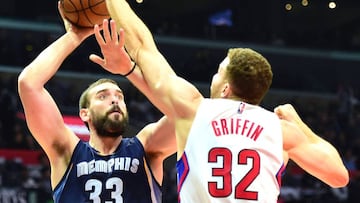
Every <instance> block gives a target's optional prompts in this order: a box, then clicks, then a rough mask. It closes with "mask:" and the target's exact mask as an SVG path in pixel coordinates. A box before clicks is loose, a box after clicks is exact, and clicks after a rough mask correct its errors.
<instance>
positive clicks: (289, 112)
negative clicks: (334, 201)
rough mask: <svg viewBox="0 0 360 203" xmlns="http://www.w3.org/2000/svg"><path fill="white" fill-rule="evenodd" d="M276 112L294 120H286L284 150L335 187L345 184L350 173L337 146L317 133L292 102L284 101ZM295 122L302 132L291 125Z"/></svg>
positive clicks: (301, 165) (309, 171) (310, 171)
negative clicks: (300, 115) (303, 119)
mask: <svg viewBox="0 0 360 203" xmlns="http://www.w3.org/2000/svg"><path fill="white" fill-rule="evenodd" d="M275 113H276V114H277V115H278V116H279V117H280V118H281V119H283V120H284V121H285V122H290V124H285V125H284V124H283V131H284V150H285V151H286V152H287V154H288V155H289V158H290V159H292V160H293V161H295V162H296V163H297V164H298V165H299V166H300V167H301V168H303V169H304V170H306V171H307V172H308V173H310V174H311V175H313V176H315V177H317V178H318V179H320V180H321V181H323V182H324V183H326V184H328V185H330V186H331V187H344V186H346V185H347V184H348V182H349V173H348V171H347V169H346V168H345V166H344V164H343V162H342V159H341V157H340V154H339V153H338V151H337V150H336V148H335V147H334V146H333V145H331V144H330V143H329V142H327V141H326V140H324V139H323V138H321V137H319V136H318V135H316V134H315V133H314V132H313V131H312V130H311V129H310V128H309V127H308V126H307V125H306V124H305V123H304V122H303V121H302V119H301V118H300V117H299V115H298V114H297V112H296V111H295V109H294V107H293V106H292V105H290V104H286V105H280V106H278V107H277V108H276V109H275ZM291 124H295V126H296V127H297V129H300V130H301V132H302V133H301V132H300V133H297V132H298V131H297V129H295V128H294V127H292V126H291Z"/></svg>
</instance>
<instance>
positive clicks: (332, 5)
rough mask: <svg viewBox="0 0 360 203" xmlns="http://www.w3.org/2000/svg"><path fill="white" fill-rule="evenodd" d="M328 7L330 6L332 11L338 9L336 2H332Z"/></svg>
mask: <svg viewBox="0 0 360 203" xmlns="http://www.w3.org/2000/svg"><path fill="white" fill-rule="evenodd" d="M328 6H329V8H330V9H335V8H336V2H335V1H330V2H329V5H328Z"/></svg>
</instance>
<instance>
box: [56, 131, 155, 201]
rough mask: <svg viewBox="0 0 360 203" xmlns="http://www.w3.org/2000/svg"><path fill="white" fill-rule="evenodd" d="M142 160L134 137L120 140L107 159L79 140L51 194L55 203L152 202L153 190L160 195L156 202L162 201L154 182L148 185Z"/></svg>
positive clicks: (140, 148) (141, 148)
mask: <svg viewBox="0 0 360 203" xmlns="http://www.w3.org/2000/svg"><path fill="white" fill-rule="evenodd" d="M144 160H145V151H144V148H143V146H142V144H141V142H140V141H139V140H138V138H136V137H132V138H123V139H122V141H121V143H120V144H119V146H118V147H117V149H116V150H115V152H114V153H113V154H111V155H106V156H102V155H100V154H99V153H98V152H97V151H96V150H95V149H94V148H92V147H91V146H90V145H89V143H88V142H84V141H79V143H78V144H77V145H76V147H75V149H74V152H73V155H72V157H71V161H70V163H69V167H68V168H67V170H66V173H65V175H64V176H63V178H62V179H61V181H60V182H59V184H58V185H57V186H56V187H55V189H54V191H53V198H54V202H55V203H71V202H74V203H75V202H76V203H85V202H86V203H92V202H97V201H95V200H98V202H101V203H104V202H113V203H117V202H123V203H151V202H152V200H151V190H152V189H153V191H154V193H155V194H156V195H157V196H160V197H156V199H161V188H160V185H159V184H158V183H157V181H155V180H150V181H152V182H153V183H154V182H155V183H156V184H149V182H148V177H147V174H146V169H145V165H146V164H145V163H144ZM145 161H146V160H145ZM149 171H150V173H151V178H152V179H154V177H153V175H152V172H151V170H150V169H149ZM150 185H152V186H153V187H154V188H150V187H151V186H150Z"/></svg>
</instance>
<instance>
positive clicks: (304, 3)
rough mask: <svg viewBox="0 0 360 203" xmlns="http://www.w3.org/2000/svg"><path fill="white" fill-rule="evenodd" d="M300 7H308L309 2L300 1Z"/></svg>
mask: <svg viewBox="0 0 360 203" xmlns="http://www.w3.org/2000/svg"><path fill="white" fill-rule="evenodd" d="M301 5H303V6H308V5H309V1H308V0H302V1H301Z"/></svg>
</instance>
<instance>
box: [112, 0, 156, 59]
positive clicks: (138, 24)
mask: <svg viewBox="0 0 360 203" xmlns="http://www.w3.org/2000/svg"><path fill="white" fill-rule="evenodd" d="M106 4H107V8H108V11H109V13H110V16H111V18H112V19H114V20H115V22H116V25H117V27H118V28H122V29H124V30H125V47H126V49H127V51H128V52H129V54H130V56H131V58H132V59H134V60H135V61H136V62H137V63H139V61H140V60H141V58H139V56H138V51H139V50H140V49H144V48H147V49H148V48H150V47H151V48H156V47H155V45H154V40H153V37H152V34H151V32H150V31H149V29H148V28H147V27H146V25H145V24H144V23H143V21H142V20H141V19H140V18H139V17H138V16H137V15H136V14H135V12H134V11H133V10H132V8H131V7H130V5H129V4H128V3H127V1H126V0H106Z"/></svg>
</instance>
